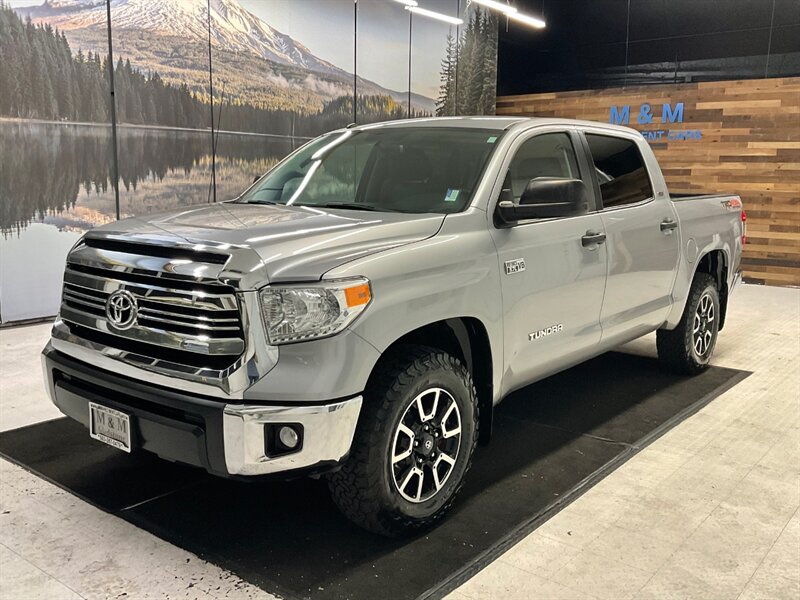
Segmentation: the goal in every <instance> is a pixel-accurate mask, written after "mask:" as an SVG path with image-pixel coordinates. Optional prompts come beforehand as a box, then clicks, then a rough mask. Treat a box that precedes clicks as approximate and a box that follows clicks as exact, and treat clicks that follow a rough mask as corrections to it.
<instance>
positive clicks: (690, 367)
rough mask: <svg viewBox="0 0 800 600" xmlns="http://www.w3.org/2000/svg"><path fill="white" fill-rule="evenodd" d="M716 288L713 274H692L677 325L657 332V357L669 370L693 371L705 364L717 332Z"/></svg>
mask: <svg viewBox="0 0 800 600" xmlns="http://www.w3.org/2000/svg"><path fill="white" fill-rule="evenodd" d="M719 314H720V313H719V291H718V290H717V284H716V281H715V280H714V278H713V277H711V276H710V275H708V274H706V273H698V274H697V275H695V278H694V281H693V282H692V287H691V289H690V290H689V298H688V299H687V301H686V308H685V309H684V311H683V316H682V317H681V320H680V322H679V323H678V326H677V327H676V328H675V329H669V330H668V329H659V330H658V332H657V333H656V345H657V347H658V358H659V360H660V361H661V363H662V364H664V365H665V366H666V367H667V368H669V369H670V370H672V371H676V372H678V373H684V374H687V375H694V374H696V373H700V372H701V371H704V370H705V369H707V368H708V365H709V361H710V360H711V355H712V354H713V352H714V346H715V345H716V343H717V333H718V332H719Z"/></svg>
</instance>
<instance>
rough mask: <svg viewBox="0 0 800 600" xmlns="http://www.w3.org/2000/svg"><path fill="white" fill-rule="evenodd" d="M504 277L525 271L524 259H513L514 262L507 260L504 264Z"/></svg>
mask: <svg viewBox="0 0 800 600" xmlns="http://www.w3.org/2000/svg"><path fill="white" fill-rule="evenodd" d="M504 264H505V266H506V275H513V274H514V273H522V272H523V271H524V270H525V259H524V258H515V259H514V260H507V261H506V262H505V263H504Z"/></svg>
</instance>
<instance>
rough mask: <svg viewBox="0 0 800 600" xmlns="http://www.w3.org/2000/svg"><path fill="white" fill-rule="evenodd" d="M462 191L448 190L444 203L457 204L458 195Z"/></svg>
mask: <svg viewBox="0 0 800 600" xmlns="http://www.w3.org/2000/svg"><path fill="white" fill-rule="evenodd" d="M460 191H461V190H450V189H448V190H447V195H445V197H444V201H445V202H455V201H456V199H457V198H458V193H459V192H460Z"/></svg>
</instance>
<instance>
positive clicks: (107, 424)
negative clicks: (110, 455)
mask: <svg viewBox="0 0 800 600" xmlns="http://www.w3.org/2000/svg"><path fill="white" fill-rule="evenodd" d="M89 435H90V436H91V437H93V438H94V439H96V440H100V441H101V442H105V443H106V444H108V445H109V446H114V448H119V449H120V450H124V451H125V452H130V451H131V418H130V417H129V416H128V415H126V414H125V413H123V412H120V411H118V410H114V409H113V408H108V407H107V406H101V405H100V404H95V403H94V402H89Z"/></svg>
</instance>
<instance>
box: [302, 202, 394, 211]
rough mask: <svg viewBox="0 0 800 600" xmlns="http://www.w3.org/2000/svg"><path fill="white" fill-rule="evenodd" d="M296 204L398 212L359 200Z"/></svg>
mask: <svg viewBox="0 0 800 600" xmlns="http://www.w3.org/2000/svg"><path fill="white" fill-rule="evenodd" d="M296 206H310V207H313V208H349V209H351V210H369V211H372V212H396V211H394V210H392V209H390V208H379V207H377V206H372V205H370V204H361V203H359V202H328V203H327V204H297V205H296Z"/></svg>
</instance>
